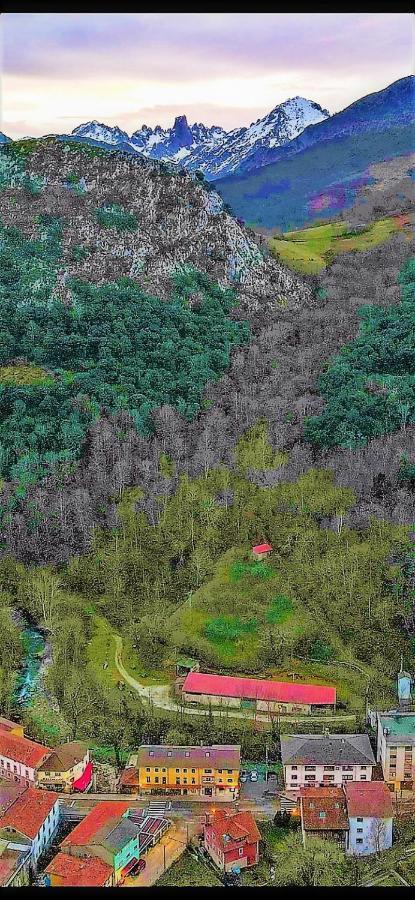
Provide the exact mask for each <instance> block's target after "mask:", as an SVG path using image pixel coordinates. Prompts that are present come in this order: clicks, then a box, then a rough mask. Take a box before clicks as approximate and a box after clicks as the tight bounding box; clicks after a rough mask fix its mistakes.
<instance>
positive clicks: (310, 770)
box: [305, 766, 316, 772]
mask: <svg viewBox="0 0 415 900" xmlns="http://www.w3.org/2000/svg"><path fill="white" fill-rule="evenodd" d="M305 770H306V772H315V771H316V767H315V766H306V767H305Z"/></svg>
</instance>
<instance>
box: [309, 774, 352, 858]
mask: <svg viewBox="0 0 415 900" xmlns="http://www.w3.org/2000/svg"><path fill="white" fill-rule="evenodd" d="M300 814H301V832H302V837H303V844H304V845H305V844H306V842H307V838H310V837H319V838H325V839H327V840H331V841H335V843H337V844H338V845H339V846H340V847H341V849H342V850H346V849H347V847H348V836H349V818H348V815H347V804H346V797H345V794H344V790H343V788H341V787H318V788H313V787H310V788H302V789H301V791H300Z"/></svg>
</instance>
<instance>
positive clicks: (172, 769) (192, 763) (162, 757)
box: [137, 744, 241, 800]
mask: <svg viewBox="0 0 415 900" xmlns="http://www.w3.org/2000/svg"><path fill="white" fill-rule="evenodd" d="M240 766H241V753H240V747H238V746H234V745H225V744H223V745H213V746H211V747H197V746H196V747H191V746H189V747H176V746H169V745H142V746H141V747H139V750H138V754H137V769H138V781H139V790H140V793H143V794H145V793H148V794H181V795H192V794H195V795H199V796H204V797H214V798H217V799H221V800H234V799H236V798H237V797H238V796H239V773H240Z"/></svg>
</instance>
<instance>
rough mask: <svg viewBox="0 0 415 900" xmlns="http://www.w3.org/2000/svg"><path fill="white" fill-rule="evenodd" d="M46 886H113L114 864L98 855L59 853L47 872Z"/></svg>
mask: <svg viewBox="0 0 415 900" xmlns="http://www.w3.org/2000/svg"><path fill="white" fill-rule="evenodd" d="M44 875H45V879H44V881H45V887H89V888H91V887H95V888H97V887H98V888H101V887H113V885H114V872H113V868H112V866H110V865H108V863H105V862H103V860H102V859H98V857H96V856H83V857H78V856H71V855H70V854H69V853H61V852H60V853H57V854H56V856H55V857H54V858H53V859H52V861H51V862H50V863H49V865H48V866H46V869H45V872H44Z"/></svg>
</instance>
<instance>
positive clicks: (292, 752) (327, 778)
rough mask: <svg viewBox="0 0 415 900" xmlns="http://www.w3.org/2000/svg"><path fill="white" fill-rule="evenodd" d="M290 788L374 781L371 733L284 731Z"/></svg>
mask: <svg viewBox="0 0 415 900" xmlns="http://www.w3.org/2000/svg"><path fill="white" fill-rule="evenodd" d="M281 758H282V764H283V767H284V781H285V786H286V788H287V789H288V790H294V791H295V790H297V789H300V788H302V787H306V786H307V785H308V786H322V787H324V786H329V785H337V786H338V785H342V784H345V783H346V782H349V781H371V778H372V769H373V766H374V765H375V757H374V755H373V750H372V748H371V745H370V741H369V738H368V735H367V734H344V735H342V734H332V735H316V734H301V735H299V734H292V735H281Z"/></svg>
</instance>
